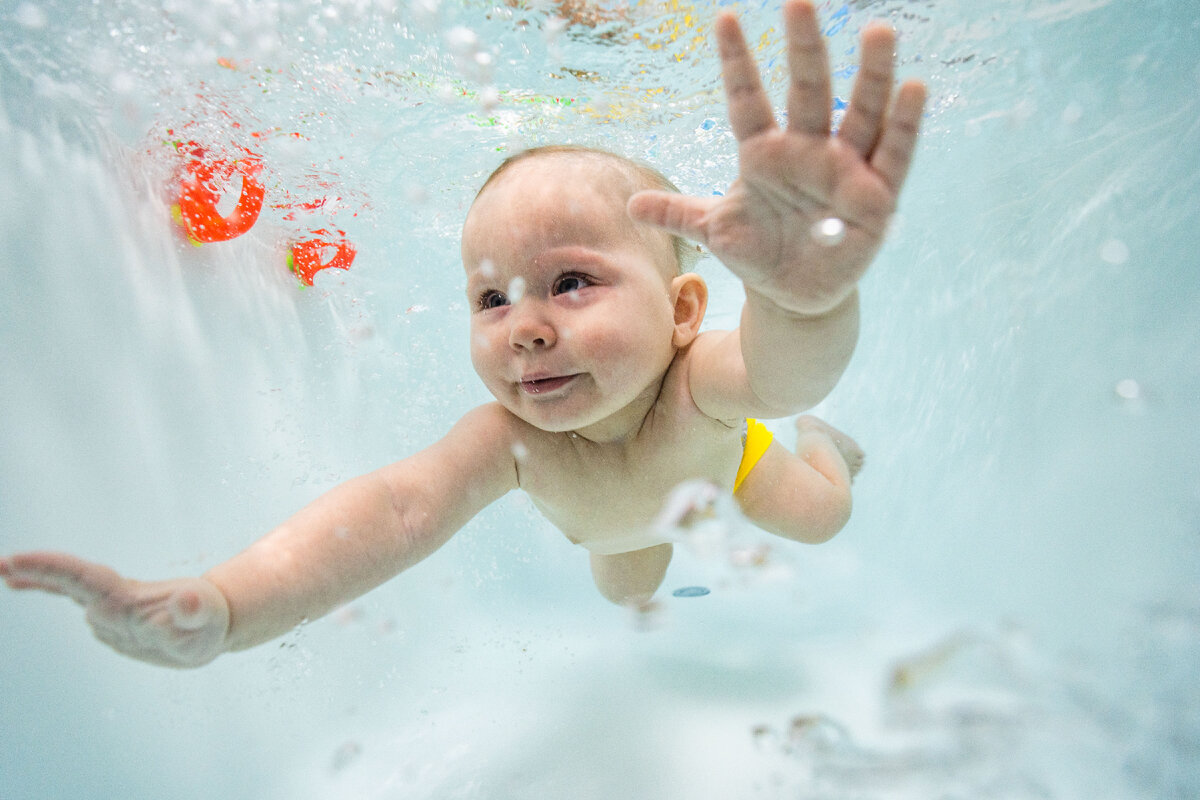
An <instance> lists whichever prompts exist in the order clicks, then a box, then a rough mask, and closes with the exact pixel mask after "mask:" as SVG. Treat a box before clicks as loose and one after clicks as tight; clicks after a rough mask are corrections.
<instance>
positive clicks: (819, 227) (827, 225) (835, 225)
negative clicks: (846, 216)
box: [809, 217, 846, 247]
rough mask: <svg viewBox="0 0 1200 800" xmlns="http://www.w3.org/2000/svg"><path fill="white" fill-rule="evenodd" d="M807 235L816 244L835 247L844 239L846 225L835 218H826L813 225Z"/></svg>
mask: <svg viewBox="0 0 1200 800" xmlns="http://www.w3.org/2000/svg"><path fill="white" fill-rule="evenodd" d="M809 235H810V236H811V237H812V238H813V241H815V242H816V243H817V244H820V245H824V246H825V247H835V246H836V245H839V244H841V243H842V240H843V239H845V238H846V223H845V222H843V221H842V220H840V219H838V218H837V217H826V218H825V219H822V220H818V221H817V222H814V223H813V226H812V228H811V229H810V230H809Z"/></svg>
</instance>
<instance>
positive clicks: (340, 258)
mask: <svg viewBox="0 0 1200 800" xmlns="http://www.w3.org/2000/svg"><path fill="white" fill-rule="evenodd" d="M312 234H313V236H314V237H315V238H312V239H305V240H303V241H300V242H296V243H295V244H293V245H292V249H291V251H290V252H289V253H288V269H290V270H291V271H292V272H294V273H296V277H298V278H299V279H300V282H301V283H303V284H304V285H305V286H312V285H313V276H314V275H316V274H317V273H318V272H320V271H321V270H323V269H350V265H351V264H353V263H354V256H355V255H356V253H357V251H356V250H355V249H354V245H352V244H351V243H350V240H349V239H347V238H346V232H345V231H337V235H336V237H335V235H334V234H332V233H330V232H329V231H327V230H325V229H324V228H319V229H317V230H315V231H312ZM330 247H332V248H334V252H333V255H331V256H330V257H329V260H328V261H322V260H321V256H322V254H323V253H324V252H325V250H326V249H327V248H330Z"/></svg>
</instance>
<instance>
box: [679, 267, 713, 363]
mask: <svg viewBox="0 0 1200 800" xmlns="http://www.w3.org/2000/svg"><path fill="white" fill-rule="evenodd" d="M671 305H672V306H673V307H674V309H675V333H674V335H673V336H672V337H671V344H673V345H675V347H687V346H688V345H689V344H691V343H692V341H693V340H694V339H695V338H696V337H697V336H698V335H699V334H700V323H701V322H703V321H704V310H705V309H706V308H708V285H707V284H705V283H704V279H703V278H701V277H700V276H699V275H697V274H696V273H694V272H688V273H685V274H683V275H678V276H676V277H675V278H672V279H671Z"/></svg>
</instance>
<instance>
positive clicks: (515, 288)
mask: <svg viewBox="0 0 1200 800" xmlns="http://www.w3.org/2000/svg"><path fill="white" fill-rule="evenodd" d="M524 296H525V279H524V278H522V277H521V276H520V275H518V276H517V277H515V278H513V279H512V280H511V281H509V282H508V302H510V303H519V302H521V298H522V297H524Z"/></svg>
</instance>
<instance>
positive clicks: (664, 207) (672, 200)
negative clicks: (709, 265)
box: [627, 190, 718, 244]
mask: <svg viewBox="0 0 1200 800" xmlns="http://www.w3.org/2000/svg"><path fill="white" fill-rule="evenodd" d="M716 202H718V201H717V199H716V198H710V199H705V198H700V197H688V196H687V195H682V194H675V193H674V192H660V191H657V190H647V191H643V192H638V193H637V194H635V195H634V196H633V197H631V198H629V204H628V206H627V208H628V211H629V216H630V217H632V218H633V220H634V221H635V222H641V223H644V224H646V225H653V226H654V227H656V228H661V229H663V230H665V231H667V232H668V233H672V234H675V235H676V236H684V237H686V238H688V239H693V240H695V241H698V242H701V243H704V244H707V242H706V234H705V231H704V228H703V225H702V222H703V220H704V217H705V215H707V214H708V211H709V209H710V208H712V207H713V205H714V204H715V203H716Z"/></svg>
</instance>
